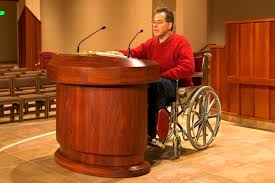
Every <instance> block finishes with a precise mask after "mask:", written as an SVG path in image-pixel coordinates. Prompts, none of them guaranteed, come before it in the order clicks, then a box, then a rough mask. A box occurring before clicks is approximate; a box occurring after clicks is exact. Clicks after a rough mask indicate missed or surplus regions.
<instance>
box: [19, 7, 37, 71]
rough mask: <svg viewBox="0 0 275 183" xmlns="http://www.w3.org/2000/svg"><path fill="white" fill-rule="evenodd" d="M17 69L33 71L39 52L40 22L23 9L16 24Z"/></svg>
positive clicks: (27, 10)
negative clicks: (17, 43) (25, 68)
mask: <svg viewBox="0 0 275 183" xmlns="http://www.w3.org/2000/svg"><path fill="white" fill-rule="evenodd" d="M18 37H19V67H27V68H28V69H29V70H35V69H36V67H35V63H37V62H38V61H39V53H40V51H41V22H40V21H39V20H38V19H37V18H36V17H35V16H34V15H33V14H32V12H31V11H30V10H29V9H28V8H27V7H25V8H24V10H23V12H22V14H21V16H20V19H19V22H18Z"/></svg>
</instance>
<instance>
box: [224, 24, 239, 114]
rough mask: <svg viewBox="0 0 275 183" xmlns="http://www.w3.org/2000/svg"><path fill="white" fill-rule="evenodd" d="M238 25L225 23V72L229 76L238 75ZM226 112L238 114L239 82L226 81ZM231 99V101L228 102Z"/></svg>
mask: <svg viewBox="0 0 275 183" xmlns="http://www.w3.org/2000/svg"><path fill="white" fill-rule="evenodd" d="M239 31H240V26H239V25H237V24H228V25H226V60H227V63H228V64H227V67H228V68H227V73H228V75H229V76H239V54H240V47H239V46H240V38H239V37H240V34H239ZM227 91H228V93H227V95H228V112H230V113H234V114H239V113H240V104H239V103H240V101H239V84H236V83H228V90H227ZM229 101H231V102H229Z"/></svg>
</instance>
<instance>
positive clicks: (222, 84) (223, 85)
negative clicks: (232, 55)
mask: <svg viewBox="0 0 275 183" xmlns="http://www.w3.org/2000/svg"><path fill="white" fill-rule="evenodd" d="M218 52H219V62H217V64H218V70H219V72H218V73H217V78H219V82H218V89H219V93H218V95H219V98H220V101H221V103H222V108H223V110H226V111H227V110H228V94H227V93H228V83H227V78H226V77H227V74H228V73H227V70H228V69H227V66H228V63H227V60H226V54H225V49H224V48H219V49H218Z"/></svg>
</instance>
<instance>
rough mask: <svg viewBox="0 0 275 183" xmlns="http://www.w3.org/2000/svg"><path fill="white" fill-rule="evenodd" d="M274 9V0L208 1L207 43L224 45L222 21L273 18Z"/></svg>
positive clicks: (274, 14) (274, 15)
mask: <svg viewBox="0 0 275 183" xmlns="http://www.w3.org/2000/svg"><path fill="white" fill-rule="evenodd" d="M274 7H275V1H274V0H262V1H259V0H230V1H221V0H208V43H215V44H222V45H223V44H224V43H225V31H224V30H225V28H224V21H226V20H246V19H257V18H270V17H273V18H274V17H275V9H274Z"/></svg>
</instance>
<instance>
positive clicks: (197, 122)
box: [186, 86, 221, 150]
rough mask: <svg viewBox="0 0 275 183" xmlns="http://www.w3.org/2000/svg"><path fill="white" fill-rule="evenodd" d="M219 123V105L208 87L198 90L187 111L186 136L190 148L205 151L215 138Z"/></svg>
mask: <svg viewBox="0 0 275 183" xmlns="http://www.w3.org/2000/svg"><path fill="white" fill-rule="evenodd" d="M220 121H221V104H220V100H219V98H218V96H217V94H216V93H215V92H214V90H213V89H212V88H211V87H209V86H203V87H201V88H199V89H198V90H197V91H196V92H195V94H194V95H193V96H192V98H191V99H190V103H189V108H188V110H187V123H186V125H187V135H188V139H189V141H190V143H191V144H192V146H193V147H194V148H196V149H198V150H201V149H205V148H206V147H207V146H208V145H209V144H211V143H212V142H213V140H214V139H215V138H216V135H217V133H218V130H219V127H220Z"/></svg>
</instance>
